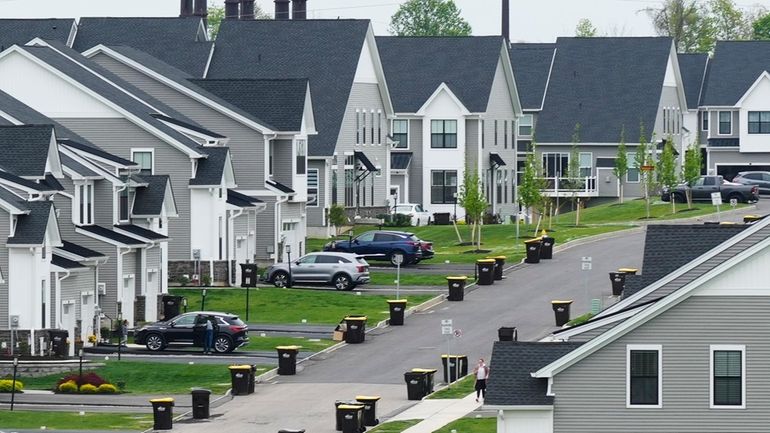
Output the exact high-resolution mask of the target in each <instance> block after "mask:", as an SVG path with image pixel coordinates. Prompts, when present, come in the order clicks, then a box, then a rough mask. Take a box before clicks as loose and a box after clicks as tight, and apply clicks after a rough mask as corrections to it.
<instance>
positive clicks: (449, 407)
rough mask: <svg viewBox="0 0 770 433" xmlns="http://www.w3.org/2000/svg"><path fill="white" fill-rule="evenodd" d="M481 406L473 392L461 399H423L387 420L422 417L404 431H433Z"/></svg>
mask: <svg viewBox="0 0 770 433" xmlns="http://www.w3.org/2000/svg"><path fill="white" fill-rule="evenodd" d="M480 407H481V403H477V402H476V394H475V393H471V394H469V395H467V396H465V397H464V398H461V399H436V400H423V401H421V402H420V403H418V404H416V405H414V406H412V407H411V408H409V409H407V410H405V411H403V412H401V413H400V414H398V415H396V416H394V417H393V418H390V419H388V420H387V422H390V421H406V420H410V419H421V420H422V421H420V422H419V423H417V424H415V425H413V426H412V427H409V428H408V429H406V430H404V432H403V433H433V432H434V431H436V430H438V429H440V428H441V427H444V426H445V425H447V424H449V423H450V422H452V421H454V420H457V419H460V418H462V417H464V416H465V415H468V414H469V413H471V412H473V411H474V410H476V409H478V408H480Z"/></svg>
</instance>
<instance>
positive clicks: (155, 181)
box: [131, 175, 170, 215]
mask: <svg viewBox="0 0 770 433" xmlns="http://www.w3.org/2000/svg"><path fill="white" fill-rule="evenodd" d="M142 179H143V180H144V181H145V182H147V186H146V187H143V188H137V189H136V195H135V196H134V207H133V208H132V210H131V213H132V214H134V215H160V214H161V211H162V210H163V201H164V200H165V198H166V188H167V187H168V185H169V182H170V180H169V177H168V176H167V175H154V176H153V175H142Z"/></svg>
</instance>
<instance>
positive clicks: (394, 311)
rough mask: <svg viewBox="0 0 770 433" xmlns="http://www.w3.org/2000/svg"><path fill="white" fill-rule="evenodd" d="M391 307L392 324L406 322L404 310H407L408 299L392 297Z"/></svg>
mask: <svg viewBox="0 0 770 433" xmlns="http://www.w3.org/2000/svg"><path fill="white" fill-rule="evenodd" d="M388 307H390V321H389V322H388V323H390V326H402V325H403V324H404V312H405V311H406V299H391V300H389V301H388Z"/></svg>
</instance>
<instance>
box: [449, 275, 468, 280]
mask: <svg viewBox="0 0 770 433" xmlns="http://www.w3.org/2000/svg"><path fill="white" fill-rule="evenodd" d="M446 279H447V280H450V281H453V280H457V281H465V280H467V279H468V277H466V276H465V275H458V276H455V277H446Z"/></svg>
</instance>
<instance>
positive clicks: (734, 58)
mask: <svg viewBox="0 0 770 433" xmlns="http://www.w3.org/2000/svg"><path fill="white" fill-rule="evenodd" d="M765 71H770V41H718V42H717V44H716V47H715V48H714V56H713V58H712V60H711V61H709V71H708V74H707V77H706V83H705V84H704V86H703V97H702V100H701V105H709V106H714V105H719V106H730V105H735V104H736V103H737V102H738V100H739V99H741V97H742V96H743V95H744V94H745V93H746V91H747V90H749V87H751V85H752V84H754V82H755V81H757V78H759V76H760V75H762V73H763V72H765Z"/></svg>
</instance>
